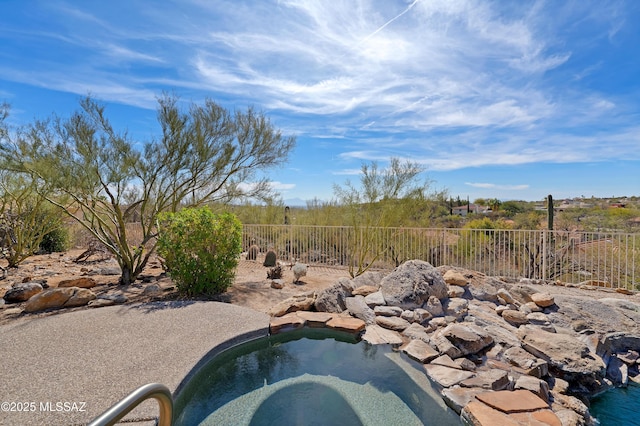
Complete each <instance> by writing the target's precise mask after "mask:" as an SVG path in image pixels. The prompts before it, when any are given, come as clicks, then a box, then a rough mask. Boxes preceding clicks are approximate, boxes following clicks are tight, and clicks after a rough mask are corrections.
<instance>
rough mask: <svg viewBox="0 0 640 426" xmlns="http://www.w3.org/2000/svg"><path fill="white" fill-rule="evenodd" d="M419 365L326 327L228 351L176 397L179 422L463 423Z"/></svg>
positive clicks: (317, 423)
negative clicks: (448, 406) (433, 386)
mask: <svg viewBox="0 0 640 426" xmlns="http://www.w3.org/2000/svg"><path fill="white" fill-rule="evenodd" d="M421 368H422V367H421V366H419V365H418V364H417V363H415V362H413V361H411V360H409V359H408V358H407V357H406V355H404V354H401V353H399V352H396V351H393V350H392V348H390V347H389V346H388V345H384V346H382V345H375V346H374V345H370V344H368V343H366V342H356V341H355V340H354V339H353V338H352V337H350V336H348V335H346V334H342V333H336V332H333V331H328V330H323V329H317V330H314V329H310V330H301V331H295V332H288V333H283V334H279V335H276V336H270V337H267V338H261V339H258V340H254V341H250V342H247V343H244V344H242V345H239V346H236V347H234V348H231V349H229V350H226V351H225V352H223V353H222V354H220V355H218V356H216V357H215V358H213V359H212V360H211V361H209V362H208V363H206V364H205V365H204V366H203V367H202V368H200V369H198V370H197V371H196V372H195V373H194V374H193V376H192V377H191V378H190V379H189V380H188V381H187V382H186V383H184V384H183V385H181V386H180V389H179V391H178V393H177V394H176V395H174V401H175V416H174V420H175V422H174V424H176V425H189V426H190V425H276V424H277V425H399V424H401V425H423V424H427V425H460V418H459V417H458V415H457V414H455V412H453V411H452V410H451V409H449V408H447V407H446V405H445V404H444V402H443V400H442V398H441V397H440V396H439V394H438V393H437V391H435V389H433V388H432V385H431V382H430V381H429V379H428V378H427V377H426V375H425V373H424V371H423V370H422V369H421Z"/></svg>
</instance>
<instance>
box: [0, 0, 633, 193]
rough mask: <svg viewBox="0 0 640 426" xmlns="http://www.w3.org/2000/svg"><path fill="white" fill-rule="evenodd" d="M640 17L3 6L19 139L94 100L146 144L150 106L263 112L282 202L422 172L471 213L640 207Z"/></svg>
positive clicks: (534, 11)
mask: <svg viewBox="0 0 640 426" xmlns="http://www.w3.org/2000/svg"><path fill="white" fill-rule="evenodd" d="M639 23H640V2H638V1H635V0H629V1H603V0H595V1H584V0H579V1H571V0H568V1H555V0H554V1H551V0H550V1H525V0H522V1H497V2H492V1H474V0H460V1H458V0H416V1H413V0H412V1H404V0H377V1H359V0H345V1H340V0H331V1H329V0H326V1H323V0H299V1H288V0H282V1H268V0H261V1H245V0H233V1H223V0H216V1H209V0H175V1H172V0H165V1H161V2H159V1H147V0H136V1H132V0H131V1H130V0H110V1H108V2H102V1H100V2H99V1H59V0H46V1H36V0H2V1H0V102H1V101H7V102H8V103H10V104H11V106H12V110H11V116H10V120H11V121H10V122H11V124H15V125H19V124H22V123H27V122H30V121H32V120H33V119H34V118H44V117H47V116H49V115H50V114H51V113H52V112H56V113H58V114H60V115H63V116H64V115H66V114H69V113H70V112H72V111H73V110H74V109H76V108H77V106H78V100H79V99H80V98H81V97H83V96H85V95H87V94H91V95H92V96H94V97H95V98H97V99H100V100H101V101H103V102H104V103H106V105H107V112H108V114H109V116H110V117H111V118H112V121H113V122H114V123H115V124H116V125H117V126H118V127H120V128H127V129H128V130H129V133H130V134H131V135H132V136H134V137H135V138H137V139H139V140H141V141H142V140H148V139H150V138H151V137H153V136H154V135H157V134H158V127H157V125H156V122H155V106H156V97H157V96H158V95H159V94H161V93H162V92H163V91H167V92H172V93H175V94H177V95H179V96H180V97H181V99H182V100H184V101H189V102H191V101H195V102H200V101H202V100H203V99H204V98H206V97H208V98H212V99H214V100H216V101H218V102H219V103H221V104H223V105H224V106H226V107H228V108H230V109H234V108H237V109H244V108H246V107H247V106H249V105H253V106H255V107H256V108H257V109H259V110H262V111H263V112H265V113H266V114H267V115H269V116H270V117H271V119H272V122H273V123H274V124H275V125H276V126H277V127H279V128H281V129H282V130H283V132H284V133H285V134H288V135H296V136H297V139H298V145H297V147H296V150H295V151H294V152H293V153H292V155H291V157H290V161H289V162H288V163H287V164H286V165H285V166H284V167H282V168H281V169H278V170H274V171H273V172H272V173H271V174H270V178H271V179H272V181H273V187H274V188H275V189H277V190H278V191H279V192H280V193H281V194H282V198H284V199H285V200H288V199H294V198H298V199H302V200H306V199H311V198H314V197H318V198H320V199H329V198H331V197H332V194H333V189H332V188H333V185H334V184H341V183H343V182H344V181H345V179H351V180H352V181H357V180H358V171H359V169H360V166H361V164H362V163H363V162H369V161H374V160H375V161H378V162H379V164H380V165H381V166H384V165H385V163H386V161H387V160H388V159H389V158H390V157H391V156H396V157H401V158H406V159H410V160H412V161H417V162H419V163H421V164H422V165H423V166H424V167H425V168H426V170H427V171H426V173H425V175H424V178H425V179H430V180H431V181H432V187H433V188H434V189H438V190H442V189H446V190H448V191H449V193H450V194H451V195H452V196H454V197H455V196H460V197H461V198H466V197H467V196H469V197H470V198H471V200H473V199H475V198H480V197H481V198H494V197H495V198H499V199H503V200H508V199H522V200H541V199H543V198H544V197H546V195H547V194H552V195H554V197H555V198H565V197H579V196H586V197H590V196H596V197H612V196H623V195H640V25H639Z"/></svg>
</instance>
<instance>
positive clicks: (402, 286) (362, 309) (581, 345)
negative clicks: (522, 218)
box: [270, 260, 640, 426]
mask: <svg viewBox="0 0 640 426" xmlns="http://www.w3.org/2000/svg"><path fill="white" fill-rule="evenodd" d="M467 275H468V274H467ZM469 278H470V277H469V276H465V274H464V273H462V272H460V271H457V270H455V269H454V268H448V267H440V268H435V267H433V266H432V265H430V264H429V263H427V262H424V261H420V260H412V261H408V262H406V263H404V264H402V265H400V266H399V267H397V268H396V269H395V270H394V271H393V272H391V273H389V274H387V275H384V274H382V273H379V272H367V273H365V274H363V275H361V276H359V277H356V278H354V279H351V280H350V279H346V278H343V279H340V280H338V282H336V283H335V284H334V285H333V286H331V287H329V288H326V289H325V290H322V291H320V292H318V293H307V294H303V295H300V296H296V297H293V298H290V299H287V300H285V301H284V302H282V303H280V304H278V305H276V306H274V307H273V308H272V310H271V311H270V313H271V315H272V317H273V318H272V320H271V333H273V334H275V333H280V332H283V331H287V330H291V329H297V328H301V327H305V326H306V327H328V328H331V329H335V330H340V331H345V332H349V333H353V334H356V335H359V336H361V338H362V339H364V340H365V341H367V342H369V343H370V344H390V345H393V346H394V347H397V348H398V350H400V351H402V352H404V353H406V354H407V356H409V357H410V358H412V359H413V360H415V361H416V362H418V363H420V364H422V365H423V366H424V367H423V368H424V371H425V374H426V375H427V376H428V377H429V378H430V379H431V381H432V382H433V383H435V384H436V385H437V387H438V388H439V389H440V393H441V395H442V397H443V399H444V400H445V402H446V403H447V405H449V407H451V408H452V409H453V410H455V411H456V412H457V413H459V414H460V418H461V420H462V422H463V423H464V424H469V425H485V426H487V425H497V424H500V425H588V424H593V423H594V419H593V418H592V417H591V415H590V413H589V409H588V401H589V398H590V397H592V396H594V395H596V394H598V393H600V392H603V391H604V390H606V389H608V388H610V387H611V386H626V384H627V383H628V382H629V381H630V380H640V375H639V374H638V364H639V363H638V359H639V355H638V354H639V352H640V332H639V330H638V325H637V324H638V323H639V322H640V303H635V302H634V301H629V300H621V299H615V298H612V299H613V300H604V299H602V300H592V299H590V298H589V297H581V296H564V295H563V296H557V297H554V296H552V295H551V294H550V293H549V292H547V291H540V290H539V289H534V288H533V287H534V286H536V287H540V285H539V284H534V283H524V284H523V283H521V282H506V281H502V280H499V279H497V278H494V277H486V279H484V280H482V281H481V282H477V280H476V282H475V283H474V284H470V280H469ZM559 299H560V300H559ZM620 305H622V306H624V307H620ZM583 310H584V311H583ZM586 312H589V314H586ZM611 321H617V322H615V323H611ZM611 326H614V327H617V330H618V331H613V330H611ZM619 330H624V331H619Z"/></svg>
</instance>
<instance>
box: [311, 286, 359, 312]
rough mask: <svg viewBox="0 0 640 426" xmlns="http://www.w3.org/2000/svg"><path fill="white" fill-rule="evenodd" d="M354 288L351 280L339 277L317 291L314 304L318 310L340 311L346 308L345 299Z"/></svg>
mask: <svg viewBox="0 0 640 426" xmlns="http://www.w3.org/2000/svg"><path fill="white" fill-rule="evenodd" d="M353 290H355V287H354V283H353V281H351V280H349V279H348V278H340V279H339V280H338V282H337V283H335V284H334V285H332V286H331V287H327V288H325V289H324V290H322V291H321V292H320V293H318V297H316V300H315V303H314V306H315V308H316V311H318V312H333V313H340V312H343V311H345V310H346V309H347V305H346V303H345V299H346V298H347V297H350V296H351V292H352V291H353Z"/></svg>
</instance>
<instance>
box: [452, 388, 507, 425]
mask: <svg viewBox="0 0 640 426" xmlns="http://www.w3.org/2000/svg"><path fill="white" fill-rule="evenodd" d="M477 397H478V396H477V395H476V398H477ZM460 419H461V420H462V424H464V425H467V426H486V425H500V426H520V424H519V423H518V422H517V421H516V420H513V419H512V418H511V417H509V416H508V415H507V414H505V413H503V412H501V411H499V410H496V409H495V408H492V407H489V406H488V405H486V404H483V403H481V402H479V401H477V400H475V401H471V402H470V403H469V404H467V405H466V406H465V407H464V408H463V409H462V411H461V412H460Z"/></svg>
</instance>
